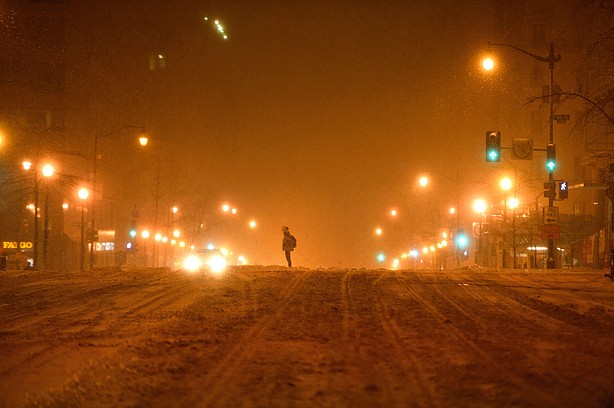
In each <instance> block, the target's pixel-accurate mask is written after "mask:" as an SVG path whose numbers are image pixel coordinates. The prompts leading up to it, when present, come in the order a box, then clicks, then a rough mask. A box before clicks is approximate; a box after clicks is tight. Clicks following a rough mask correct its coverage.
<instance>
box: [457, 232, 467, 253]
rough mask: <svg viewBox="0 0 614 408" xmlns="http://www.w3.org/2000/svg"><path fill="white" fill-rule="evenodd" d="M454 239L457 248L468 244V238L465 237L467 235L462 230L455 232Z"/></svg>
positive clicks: (465, 246) (462, 247)
mask: <svg viewBox="0 0 614 408" xmlns="http://www.w3.org/2000/svg"><path fill="white" fill-rule="evenodd" d="M455 241H456V248H457V249H465V248H467V245H469V238H467V235H466V234H465V233H464V232H463V231H458V232H457V233H456V238H455Z"/></svg>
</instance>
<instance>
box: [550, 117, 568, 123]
mask: <svg viewBox="0 0 614 408" xmlns="http://www.w3.org/2000/svg"><path fill="white" fill-rule="evenodd" d="M552 118H553V119H554V120H556V122H557V123H565V122H567V121H568V120H569V115H553V116H552Z"/></svg>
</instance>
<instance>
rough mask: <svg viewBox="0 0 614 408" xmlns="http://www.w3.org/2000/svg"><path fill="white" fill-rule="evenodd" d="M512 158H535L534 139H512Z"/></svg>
mask: <svg viewBox="0 0 614 408" xmlns="http://www.w3.org/2000/svg"><path fill="white" fill-rule="evenodd" d="M512 159H516V160H533V139H522V138H518V137H515V138H514V139H512Z"/></svg>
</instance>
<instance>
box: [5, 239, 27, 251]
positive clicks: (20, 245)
mask: <svg viewBox="0 0 614 408" xmlns="http://www.w3.org/2000/svg"><path fill="white" fill-rule="evenodd" d="M32 247H33V245H32V242H30V241H21V242H18V241H2V248H3V249H32Z"/></svg>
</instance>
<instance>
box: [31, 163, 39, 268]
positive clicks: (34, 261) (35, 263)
mask: <svg viewBox="0 0 614 408" xmlns="http://www.w3.org/2000/svg"><path fill="white" fill-rule="evenodd" d="M37 171H38V169H37V168H36V167H35V168H34V245H33V248H32V249H33V250H34V254H33V256H32V269H34V270H36V269H37V268H38V173H37Z"/></svg>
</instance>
